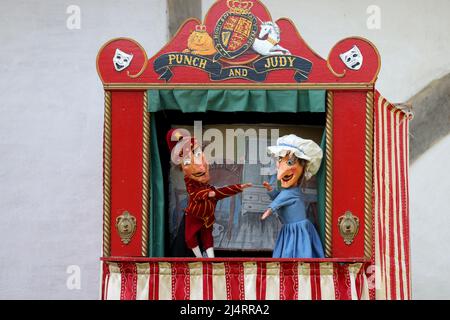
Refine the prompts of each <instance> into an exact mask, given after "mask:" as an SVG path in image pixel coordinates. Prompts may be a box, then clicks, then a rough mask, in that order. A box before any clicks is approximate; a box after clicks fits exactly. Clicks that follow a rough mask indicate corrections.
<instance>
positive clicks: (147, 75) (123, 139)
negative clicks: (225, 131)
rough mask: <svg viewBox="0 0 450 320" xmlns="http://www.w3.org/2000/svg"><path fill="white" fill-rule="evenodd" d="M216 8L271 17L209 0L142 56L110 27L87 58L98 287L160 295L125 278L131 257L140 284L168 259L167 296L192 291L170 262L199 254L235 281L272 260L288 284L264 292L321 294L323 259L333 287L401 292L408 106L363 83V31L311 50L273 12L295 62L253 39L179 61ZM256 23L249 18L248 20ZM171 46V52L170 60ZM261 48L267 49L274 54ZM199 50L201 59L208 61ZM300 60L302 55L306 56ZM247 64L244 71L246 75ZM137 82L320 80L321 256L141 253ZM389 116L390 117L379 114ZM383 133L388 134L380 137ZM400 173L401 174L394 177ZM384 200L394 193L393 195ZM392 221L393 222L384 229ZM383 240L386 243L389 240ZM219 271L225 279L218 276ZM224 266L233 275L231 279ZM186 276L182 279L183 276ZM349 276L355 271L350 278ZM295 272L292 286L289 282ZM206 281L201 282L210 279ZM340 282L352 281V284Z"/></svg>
mask: <svg viewBox="0 0 450 320" xmlns="http://www.w3.org/2000/svg"><path fill="white" fill-rule="evenodd" d="M244 2H245V3H253V5H249V6H250V7H251V8H250V9H249V10H247V11H242V10H241V11H239V10H233V9H232V8H234V7H238V8H242V7H243V8H244V9H245V5H243V4H242V3H244ZM230 6H231V8H230ZM227 12H228V13H229V12H231V13H233V12H234V13H236V14H241V15H242V14H248V13H250V14H251V15H253V16H254V17H255V18H257V20H256V21H272V18H271V16H270V13H269V11H268V10H267V9H266V7H265V6H264V5H263V4H262V3H261V2H260V1H258V0H249V1H227V0H218V1H216V2H215V3H214V4H213V6H212V7H211V8H210V10H209V12H208V14H207V15H206V17H205V19H204V21H203V22H201V21H199V20H197V19H189V20H187V21H186V22H184V24H183V25H182V26H181V27H180V29H179V30H178V32H177V33H176V35H175V36H174V37H173V38H172V39H171V40H170V41H169V43H168V44H167V45H166V46H164V47H163V48H162V49H161V50H160V51H159V52H158V53H157V54H155V55H154V56H153V57H152V58H150V59H148V58H147V55H146V52H145V50H144V49H143V48H142V47H141V46H140V45H139V44H138V43H137V42H136V41H134V40H132V39H127V38H116V39H113V40H111V41H109V42H107V43H106V44H104V45H103V46H102V47H101V49H100V51H99V53H98V56H97V70H98V74H99V76H100V79H101V81H102V83H103V87H104V90H105V118H104V162H103V167H104V192H103V203H104V206H103V217H104V225H103V258H102V261H103V278H102V280H103V292H102V298H104V299H111V298H122V299H136V298H149V299H160V298H164V297H163V296H162V293H161V292H162V291H161V290H162V289H159V291H158V290H156V291H151V290H150V289H149V290H148V293H147V294H144V296H140V293H139V290H137V289H136V285H137V283H138V282H139V281H138V276H137V275H138V274H140V273H139V269H140V268H147V270H150V271H149V272H148V273H149V274H150V276H149V277H148V279H147V278H146V281H148V283H149V284H154V283H155V282H156V283H158V281H159V282H161V281H162V280H161V279H162V278H161V276H162V274H163V273H161V272H162V271H161V270H162V269H163V268H168V270H171V271H170V272H169V274H170V275H171V281H172V287H171V289H167V290H168V291H170V292H171V295H170V294H169V296H168V298H173V299H189V298H193V297H194V296H195V295H193V294H192V293H190V294H186V293H185V292H184V293H183V294H180V295H178V294H179V290H178V289H179V288H178V287H177V285H176V283H177V281H178V280H177V279H178V278H177V277H178V274H179V273H178V271H177V270H178V269H177V268H181V269H183V270H184V269H186V270H192V268H195V267H196V266H195V264H196V263H199V264H202V267H200V270H203V276H204V275H205V274H208V272H212V273H211V274H212V275H213V276H214V275H218V274H219V273H220V272H216V271H217V270H216V269H214V268H216V267H217V265H216V264H222V265H223V266H224V267H223V268H224V270H225V271H224V272H225V275H224V277H223V278H220V279H224V280H223V281H226V282H227V285H228V284H230V285H231V286H233V285H236V286H238V285H239V283H240V281H243V282H245V281H247V280H242V279H241V278H240V277H243V275H242V274H240V273H244V271H243V270H251V269H245V268H251V267H252V266H253V264H254V268H255V270H256V271H255V272H256V273H255V274H256V275H257V276H256V279H260V278H259V276H261V277H262V276H263V275H264V276H267V274H268V272H269V273H270V272H272V271H268V270H272V269H271V268H272V267H273V266H274V268H275V269H273V270H278V271H274V272H275V274H276V275H278V277H280V278H283V279H284V280H283V281H288V282H289V281H293V288H297V289H293V290H291V291H289V290H287V291H286V289H285V288H286V287H283V288H281V289H280V292H279V293H278V294H275V296H273V297H274V298H280V299H283V298H284V299H300V298H301V297H304V298H312V299H314V298H325V297H324V293H323V292H324V290H326V288H325V287H326V286H327V285H326V284H325V282H326V281H325V282H324V279H326V278H324V277H326V275H327V273H326V272H323V270H325V269H326V268H327V267H328V268H331V269H330V270H331V273H332V275H333V277H334V278H333V279H334V287H333V288H334V291H333V292H334V293H333V294H334V297H335V298H337V299H351V298H371V299H375V298H405V299H406V298H409V297H410V275H409V239H408V237H409V232H408V190H407V182H408V181H407V165H408V163H407V154H408V145H407V143H408V141H407V130H408V121H403V120H405V119H406V120H407V119H408V114H407V113H404V112H402V111H400V110H398V109H396V108H395V107H394V106H392V105H390V104H389V103H388V102H387V101H385V100H384V99H383V98H382V97H381V96H380V95H379V93H378V92H377V91H376V90H375V82H376V80H377V76H378V73H379V70H380V66H381V60H380V55H379V53H378V50H377V49H376V47H375V46H374V45H373V44H372V43H371V42H370V41H368V40H366V39H364V38H360V37H349V38H346V39H343V40H341V41H339V42H337V44H336V45H335V46H334V47H333V48H332V49H331V50H330V53H329V55H328V57H327V58H326V59H323V58H322V57H320V56H319V55H318V54H317V53H315V52H314V51H313V50H312V49H311V48H310V47H309V46H308V45H307V43H306V42H305V41H304V40H303V38H302V37H301V35H300V33H299V32H298V31H297V29H296V27H295V25H294V24H293V22H292V21H291V20H289V19H286V18H281V19H279V20H277V21H276V24H277V25H278V26H279V28H280V29H281V30H282V37H281V40H280V41H279V42H278V44H279V45H280V46H281V47H283V48H287V49H289V51H290V55H289V56H292V57H296V58H297V59H298V60H295V65H294V64H292V65H287V66H285V67H284V68H283V66H280V65H278V67H277V68H275V67H274V68H270V65H269V63H268V60H267V58H268V56H264V55H261V54H258V53H256V52H254V51H249V52H250V53H247V54H242V55H240V56H238V57H236V58H234V59H232V58H227V57H224V56H222V57H220V58H219V60H217V61H216V60H215V59H214V58H215V57H212V56H210V57H205V56H201V55H198V56H197V57H198V60H196V64H195V63H194V62H193V61H192V59H194V58H196V56H195V55H194V56H191V60H189V59H188V60H184V62H183V61H181V58H182V53H183V51H184V50H185V49H186V48H187V42H188V38H189V36H190V34H191V33H192V32H193V31H194V30H196V28H197V30H198V29H199V28H200V27H199V26H202V27H201V28H203V29H202V30H206V32H208V33H209V34H210V35H211V37H214V33H215V32H216V33H217V32H218V36H220V35H221V34H220V30H219V31H217V25H218V22H220V21H221V19H222V18H223V15H224V14H225V13H227ZM259 24H260V22H258V23H257V25H259ZM354 46H356V47H357V48H358V49H359V51H360V54H361V55H362V57H363V62H362V64H361V66H360V68H358V69H357V70H354V69H352V68H350V67H348V66H347V65H346V64H345V63H344V61H343V60H342V59H341V57H340V55H341V54H343V53H345V52H348V51H349V50H350V49H352V48H353V47H354ZM117 49H119V50H120V51H122V52H124V53H126V54H129V55H133V57H132V60H131V63H130V64H129V65H127V66H126V67H125V68H124V69H123V70H120V71H118V70H117V68H116V66H115V65H114V63H113V58H114V56H115V55H116V53H117V51H116V50H117ZM171 54H172V56H170V55H171ZM177 55H179V56H177ZM177 57H178V58H179V59H180V60H179V62H180V63H177V60H176V58H177ZM273 57H275V59H279V57H283V55H279V56H273ZM202 59H207V60H208V61H207V63H208V66H206V62H205V61H204V60H202ZM262 59H266V60H262ZM186 61H187V62H186ZM258 61H259V64H258ZM273 61H276V60H273ZM278 62H280V61H278ZM189 63H190V65H189ZM202 63H203V64H202ZM217 63H218V64H219V65H220V67H221V69H220V70H219V71H217V69H214V68H213V66H217ZM308 63H310V66H312V67H310V68H308V65H309V64H308ZM209 64H210V65H209ZM209 66H211V67H210V68H209ZM264 66H266V67H267V66H269V67H267V68H265V69H264ZM272 67H273V66H272ZM208 68H209V69H208ZM230 68H234V69H233V70H234V71H236V70H238V71H239V70H241V71H242V70H244V69H245V70H246V71H245V72H244V71H242V72H241V73H238V77H230V70H231V69H230ZM239 68H241V69H239ZM262 69H264V70H262ZM252 72H253V73H252ZM249 73H252V74H254V75H255V76H254V77H253V78H252V76H251V75H250V76H249ZM231 74H236V73H231ZM244 75H245V76H247V77H245V76H244ZM215 77H216V78H215ZM217 77H218V78H217ZM257 77H261V78H257ZM148 89H188V90H197V89H226V90H233V89H235V90H239V89H252V90H310V89H322V90H326V91H327V98H326V128H325V129H326V160H327V162H326V163H327V164H326V199H325V200H326V201H325V208H326V210H325V211H326V214H325V216H326V218H325V243H324V248H325V251H326V256H327V258H326V259H323V260H320V259H315V260H312V259H311V260H308V259H306V260H305V259H303V260H301V259H289V260H285V259H279V260H274V259H258V258H253V259H248V258H239V259H237V258H215V259H180V258H148V237H149V226H148V224H149V218H151V217H149V201H150V190H151V185H150V181H149V173H150V159H151V154H150V151H149V141H150V139H152V137H151V135H150V114H149V113H148V112H147V90H148ZM391 118H392V120H389V119H391ZM377 121H378V122H377ZM395 133H397V134H395ZM391 136H392V137H393V138H392V140H390V141H388V140H387V139H388V138H389V139H390V137H391ZM383 139H384V140H383ZM387 141H388V142H387ZM395 146H398V148H397V147H395ZM394 147H395V148H394ZM388 152H389V155H388V154H387V153H388ZM391 156H392V157H393V158H392V159H391V158H390V157H391ZM387 157H389V159H391V160H389V159H387ZM383 163H384V165H383ZM394 166H395V168H397V169H398V174H397V175H396V177H395V178H394V179H390V180H389V181H390V183H394V182H395V181H397V182H398V183H397V184H396V185H397V191H398V193H397V195H398V196H397V198H395V199H394V200H392V199H391V198H389V199H387V198H384V199H383V198H382V195H383V194H385V193H384V191H385V188H386V185H385V182H386V181H385V180H384V179H386V172H387V171H386V170H387V169H388V168H391V170H390V171H389V172H390V174H392V172H393V170H394V169H395V168H394ZM381 180H383V181H381ZM393 181H394V182H393ZM401 181H403V182H402V183H400V182H401ZM382 182H383V183H384V185H382ZM386 197H391V195H387V196H386ZM395 203H396V204H397V205H394V204H395ZM400 208H402V210H400ZM377 210H378V211H377ZM124 211H127V212H130V213H131V214H132V215H133V216H134V217H135V219H136V226H137V227H136V231H135V232H134V234H133V235H132V237H131V239H130V240H129V242H128V243H127V244H124V243H123V241H122V240H121V237H120V235H119V233H118V232H117V229H116V220H117V218H118V217H119V216H121V215H122V214H123V212H124ZM346 212H351V214H352V215H353V216H354V217H356V218H358V220H359V222H360V223H359V231H358V233H357V234H356V236H355V237H354V239H353V241H352V242H351V243H350V244H348V243H346V242H345V241H344V238H343V236H342V235H341V232H340V224H339V218H340V217H342V216H343V215H344V214H345V213H346ZM377 212H378V213H377ZM400 221H402V223H401V227H400ZM394 226H395V227H397V230H394V231H392V228H393V227H394ZM393 232H394V233H393ZM390 235H391V236H390ZM389 239H391V240H389ZM393 239H395V240H396V244H392V243H391V242H389V241H393ZM390 245H392V247H389V246H390ZM389 248H390V249H391V250H389ZM386 257H390V259H387V258H386ZM378 260H379V261H378ZM355 265H358V266H359V269H358V270H357V271H356V272H355V273H354V274H353V275H352V271H351V270H352V268H354V266H355ZM306 267H307V273H308V275H309V276H311V278H310V279H316V280H317V279H318V280H317V281H319V282H320V283H321V284H316V285H317V286H319V287H321V288H322V296H321V295H320V294H318V293H317V291H314V290H313V291H311V292H313V293H312V294H310V293H308V294H306V295H304V294H305V293H304V292H303V293H302V292H301V289H298V286H301V281H303V280H301V279H302V274H304V273H305V272H306V271H305V268H306ZM346 267H347V269H345V268H346ZM190 268H191V269H190ZM208 268H211V270H212V271H211V270H209V269H208ZM324 268H325V269H324ZM214 270H216V271H214ZM291 270H296V271H294V273H295V276H294V277H293V278H290V276H289V275H290V273H291ZM348 270H350V271H348ZM393 270H394V271H393ZM183 272H184V271H183ZM215 272H216V273H215ZM227 272H228V273H229V275H230V277H231V278H230V279H231V280H230V279H228V276H229V275H228V273H227ZM245 272H247V271H245ZM264 272H265V273H264ZM277 272H278V273H277ZM376 272H379V275H380V277H381V278H382V279H381V280H379V281H378V280H377V283H376V284H377V285H376V286H372V287H371V286H370V283H368V282H370V280H371V279H372V277H373V276H374V274H375V273H376ZM113 273H117V274H118V275H120V279H121V280H120V281H119V282H118V284H117V283H116V284H115V285H117V286H118V288H117V294H115V295H114V294H111V292H112V291H111V290H113V288H112V286H114V284H113V282H111V281H110V280H111V277H112V274H113ZM192 274H194V273H192ZM235 274H236V277H237V278H236V279H237V280H236V282H233V281H234V280H233V279H234V278H233V277H234V275H235ZM314 277H315V278H314ZM352 277H355V279H356V280H355V279H353V278H352ZM124 279H128V280H130V281H125V280H124ZM174 279H175V280H174ZM190 279H191V282H192V281H193V280H192V279H193V278H192V276H191V278H190ZM261 279H262V278H261ZM286 279H290V280H286ZM346 279H347V280H348V279H352V281H355V284H356V287H355V288H353V287H352V286H351V285H349V284H348V283H350V282H351V281H350V280H348V281H347V280H346ZM358 279H360V280H361V281H360V282H358V281H359V280H358ZM341 280H342V281H341ZM180 281H181V280H180ZM183 281H184V280H183ZM214 281H216V280H214ZM217 281H221V280H217ZM228 281H230V282H228ZM295 281H297V284H298V286H297V287H295V285H294V284H295V283H294V282H295ZM311 281H312V282H311ZM311 281H310V282H309V283H310V286H312V287H314V286H315V285H314V283H313V282H314V281H313V280H311ZM332 282H333V281H332ZM130 283H131V284H130ZM133 283H134V285H133ZM174 283H175V284H174ZM264 283H265V280H264ZM374 283H375V282H374ZM262 284H263V282H261V281H260V280H255V286H256V288H260V286H261V285H262ZM207 285H208V284H207V282H204V283H203V288H205V286H207ZM210 285H211V286H214V284H210ZM245 285H247V284H245ZM249 285H251V284H249ZM324 286H325V287H324ZM363 286H366V287H367V288H363ZM177 288H178V289H177ZM211 288H212V287H211ZM246 288H247V287H246ZM277 288H278V287H277ZM213 289H214V290H213V292H216V291H215V290H218V289H217V288H213ZM177 290H178V291H177ZM191 290H192V288H191ZM242 290H244V289H242ZM242 290H240V291H239V290H238V289H237V291H233V289H231V291H230V290H229V291H230V292H229V291H227V294H226V296H224V297H225V298H228V299H248V298H250V296H249V294H248V292H249V291H248V290H250V289H248V290H247V289H245V290H244V291H245V292H244V291H242ZM266 290H269V288H268V287H267V288H266ZM277 290H278V289H277ZM296 290H298V292H297V291H296ZM311 290H312V289H311ZM352 290H356V296H355V294H354V293H352V292H353V291H352ZM233 292H237V293H233ZM243 292H244V293H243ZM257 292H261V291H257ZM220 297H222V296H221V295H220V294H216V296H214V294H210V295H207V294H204V295H203V296H201V295H200V297H199V298H200V299H215V298H220ZM252 297H253V298H256V299H266V298H270V297H272V293H270V292H268V291H267V292H266V293H265V294H264V295H262V294H260V293H257V294H256V296H253V295H252Z"/></svg>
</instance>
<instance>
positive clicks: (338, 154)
mask: <svg viewBox="0 0 450 320" xmlns="http://www.w3.org/2000/svg"><path fill="white" fill-rule="evenodd" d="M366 94H367V93H366V92H354V91H353V92H352V91H347V92H346V91H335V92H334V106H333V219H332V221H333V224H332V228H333V238H332V248H333V256H334V257H342V258H348V257H364V190H365V170H364V166H365V130H366ZM346 211H351V212H352V214H353V215H355V216H357V217H358V218H359V231H358V234H357V235H356V237H355V239H354V240H353V243H352V244H350V245H347V244H345V243H344V240H343V238H342V236H341V234H340V233H339V228H338V218H339V217H340V216H342V215H343V214H344V213H345V212H346Z"/></svg>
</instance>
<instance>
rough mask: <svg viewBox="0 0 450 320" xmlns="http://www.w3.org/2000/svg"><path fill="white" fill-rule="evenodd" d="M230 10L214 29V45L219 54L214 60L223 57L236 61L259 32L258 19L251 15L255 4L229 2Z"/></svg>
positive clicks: (249, 46) (237, 0)
mask: <svg viewBox="0 0 450 320" xmlns="http://www.w3.org/2000/svg"><path fill="white" fill-rule="evenodd" d="M227 6H228V8H229V10H228V11H227V12H225V13H224V14H223V15H222V17H221V18H220V19H219V21H218V22H217V24H216V27H215V29H214V36H213V39H214V44H215V47H216V49H217V54H216V55H215V56H214V58H213V60H214V61H217V60H219V59H220V58H221V57H225V58H227V59H234V58H236V57H238V56H240V55H241V54H243V53H244V52H246V51H247V50H248V49H249V48H251V46H252V44H253V42H254V41H255V37H256V34H257V32H258V23H257V20H256V17H255V16H254V15H253V14H252V13H251V8H252V7H253V2H251V1H242V0H228V1H227Z"/></svg>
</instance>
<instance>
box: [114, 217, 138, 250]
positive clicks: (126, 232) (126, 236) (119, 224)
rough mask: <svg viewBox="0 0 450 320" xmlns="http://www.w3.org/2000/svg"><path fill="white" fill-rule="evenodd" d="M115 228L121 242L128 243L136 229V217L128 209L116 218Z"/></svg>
mask: <svg viewBox="0 0 450 320" xmlns="http://www.w3.org/2000/svg"><path fill="white" fill-rule="evenodd" d="M116 229H117V232H118V233H119V236H120V239H121V240H122V243H123V244H128V243H129V242H130V241H131V238H132V237H133V235H134V232H135V231H136V218H135V217H134V216H132V215H131V214H130V213H129V212H128V211H124V212H123V213H122V215H120V216H118V217H117V218H116Z"/></svg>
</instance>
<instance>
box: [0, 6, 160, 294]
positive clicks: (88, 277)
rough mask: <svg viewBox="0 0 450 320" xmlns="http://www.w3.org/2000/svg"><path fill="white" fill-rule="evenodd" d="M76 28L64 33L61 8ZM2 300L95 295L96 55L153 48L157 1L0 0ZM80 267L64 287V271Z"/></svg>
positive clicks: (98, 217)
mask: <svg viewBox="0 0 450 320" xmlns="http://www.w3.org/2000/svg"><path fill="white" fill-rule="evenodd" d="M73 4H75V5H78V6H79V7H80V9H81V29H79V30H69V29H67V27H66V20H67V18H68V17H69V14H66V9H67V7H68V6H69V5H73ZM1 7H2V10H0V43H1V44H2V47H3V49H4V50H5V51H4V52H8V54H7V55H8V59H4V58H3V59H0V61H1V62H0V74H1V76H0V88H2V89H1V93H0V96H1V99H0V207H1V212H2V216H3V217H4V218H5V221H4V223H2V224H0V234H2V238H3V239H2V243H1V245H0V298H25V299H28V298H34V299H36V298H37V299H59V298H62V299H80V298H84V299H97V298H98V297H99V275H100V268H99V266H100V263H99V257H100V256H101V247H102V239H101V237H102V236H101V233H102V232H101V230H102V130H103V88H102V86H101V83H100V81H99V79H98V77H97V71H96V67H95V58H96V56H97V52H98V50H99V49H100V47H101V45H102V44H103V43H105V42H106V41H108V40H110V39H112V38H115V37H119V36H125V37H131V38H134V39H136V40H137V41H139V42H140V43H141V44H142V45H143V46H144V47H145V48H146V50H147V51H148V52H149V53H154V52H156V50H159V48H160V47H161V46H162V45H163V44H164V43H165V41H166V39H167V23H166V20H167V18H166V4H165V1H158V0H155V1H148V0H146V1H143V0H137V1H136V0H133V1H123V0H121V1H118V0H113V1H106V0H105V1H98V0H97V1H89V0H81V1H79V0H76V1H74V0H71V1H56V0H52V1H47V0H46V1H4V0H2V1H1ZM70 265H77V266H79V267H80V270H81V289H80V290H68V289H67V286H66V280H67V277H68V276H69V274H67V273H66V269H67V267H68V266H70Z"/></svg>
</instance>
